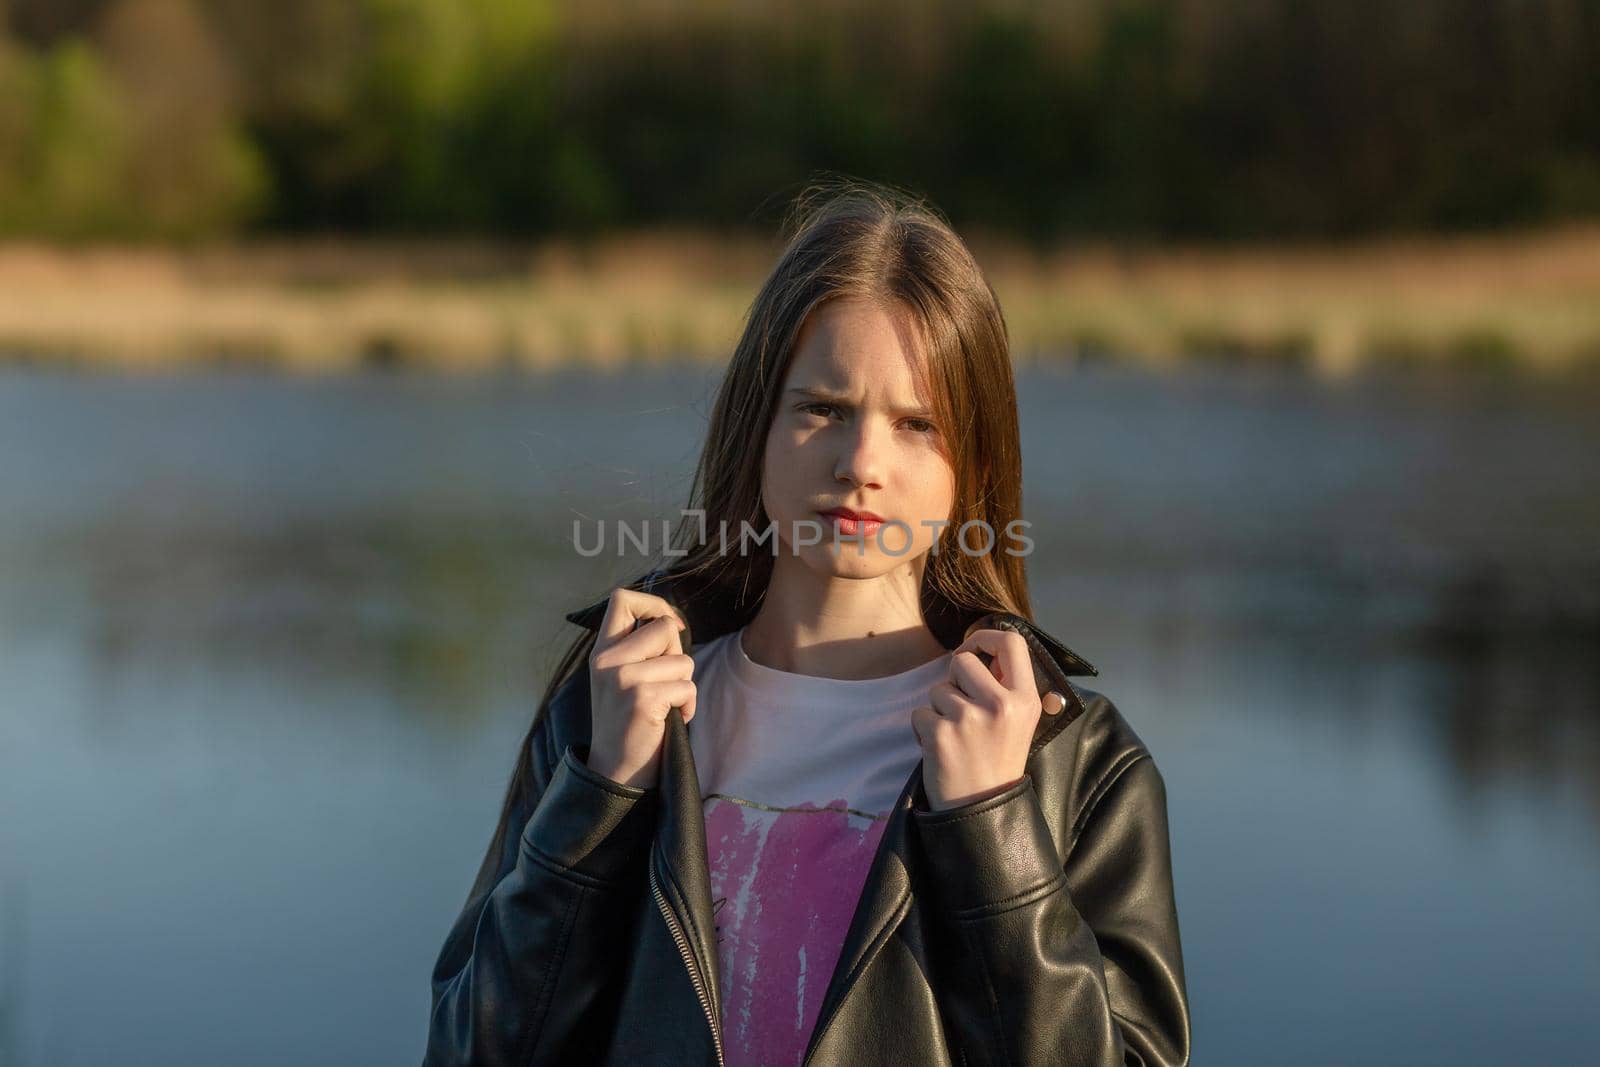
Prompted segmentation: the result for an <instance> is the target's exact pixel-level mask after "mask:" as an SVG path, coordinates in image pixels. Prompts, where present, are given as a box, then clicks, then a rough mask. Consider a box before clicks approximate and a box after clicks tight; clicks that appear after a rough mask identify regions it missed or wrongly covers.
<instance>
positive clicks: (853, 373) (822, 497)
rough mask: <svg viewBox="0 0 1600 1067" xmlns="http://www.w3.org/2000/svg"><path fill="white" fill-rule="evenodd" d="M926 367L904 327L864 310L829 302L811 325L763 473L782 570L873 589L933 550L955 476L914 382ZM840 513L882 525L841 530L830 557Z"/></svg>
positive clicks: (903, 322) (800, 343)
mask: <svg viewBox="0 0 1600 1067" xmlns="http://www.w3.org/2000/svg"><path fill="white" fill-rule="evenodd" d="M921 360H922V354H921V353H920V351H919V350H918V345H917V341H916V335H915V334H914V333H913V331H912V329H911V327H910V323H909V320H907V319H905V318H904V316H902V315H893V314H890V313H889V312H888V311H886V310H884V309H883V308H881V307H879V306H878V305H876V304H875V303H872V302H870V301H867V300H863V299H860V298H857V297H836V298H834V299H832V300H828V301H826V302H825V303H823V304H822V305H821V306H820V307H818V308H816V309H814V310H813V311H812V312H811V314H810V315H809V316H807V318H806V320H805V322H804V323H803V324H802V326H801V328H800V333H799V336H798V337H797V338H796V341H795V354H794V359H793V361H792V362H791V363H790V366H789V372H788V376H787V377H786V378H785V380H784V382H783V392H782V395H781V396H780V397H779V399H778V405H777V410H776V412H775V414H774V415H773V419H772V426H771V428H770V429H769V430H768V432H767V447H766V459H765V462H764V464H763V469H762V483H761V494H762V502H763V503H764V505H765V507H766V512H767V517H768V518H769V519H771V520H772V521H773V522H774V523H775V524H776V525H777V536H778V541H779V548H778V552H779V555H780V559H781V558H783V557H793V558H795V559H797V560H800V561H802V562H804V563H805V564H806V566H808V567H809V568H811V569H812V570H814V571H816V572H818V573H819V574H823V575H827V576H837V577H850V578H874V577H878V576H879V575H882V574H885V573H888V572H890V571H893V570H895V569H896V568H899V567H907V566H913V565H916V564H918V563H919V561H920V560H921V559H922V557H923V556H924V555H925V554H926V553H927V552H928V550H929V549H930V548H932V547H933V544H934V543H935V541H937V540H938V537H939V534H940V527H939V526H937V525H930V524H936V523H942V522H944V521H946V520H948V519H949V518H950V514H951V510H952V507H953V505H954V503H955V472H954V470H953V469H952V468H951V466H950V463H949V461H948V459H947V458H946V457H947V454H948V453H947V449H946V442H945V440H944V436H943V435H944V433H945V432H946V431H945V428H944V427H940V426H936V425H934V423H933V421H932V419H933V414H932V410H931V406H930V404H929V402H928V401H929V397H928V395H927V393H926V392H925V390H924V387H923V386H922V384H921V383H920V382H919V380H918V378H919V375H918V373H917V370H918V368H920V366H921ZM836 508H844V509H848V510H850V511H854V512H857V513H870V514H871V515H873V516H876V517H878V518H879V519H882V520H883V525H882V526H881V527H875V526H873V525H872V524H870V523H866V524H862V525H860V526H857V527H855V528H854V529H851V528H850V527H849V525H848V524H846V525H844V526H843V527H841V528H839V530H838V534H837V541H838V546H837V549H835V548H834V547H833V546H834V542H835V540H836V534H835V519H834V518H832V517H830V516H828V515H827V514H825V513H826V512H828V511H831V510H833V509H836ZM894 522H898V523H903V524H904V525H903V526H902V525H891V523H894ZM797 524H798V525H797ZM880 539H881V545H880ZM857 540H860V541H861V542H863V543H864V547H858V545H857V543H856V542H857ZM806 541H815V542H817V543H815V544H810V545H807V544H805V542H806ZM797 545H798V546H799V547H798V550H797V548H796V546H797ZM761 551H771V549H770V548H763V549H761Z"/></svg>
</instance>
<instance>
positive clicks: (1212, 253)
mask: <svg viewBox="0 0 1600 1067" xmlns="http://www.w3.org/2000/svg"><path fill="white" fill-rule="evenodd" d="M974 247H975V250H976V251H977V253H978V256H979V258H980V260H982V261H983V263H984V266H985V269H986V271H987V272H988V274H989V277H990V280H991V282H992V283H993V284H994V286H995V289H996V291H997V292H998V293H999V295H1000V299H1001V302H1002V304H1003V305H1004V308H1005V312H1006V316H1007V319H1008V321H1009V323H1010V326H1011V330H1012V336H1013V341H1014V346H1015V349H1016V352H1017V357H1018V359H1019V361H1028V360H1032V359H1074V358H1093V357H1102V358H1118V359H1127V360H1135V361H1139V362H1144V363H1151V364H1157V365H1170V364H1173V363H1176V362H1179V361H1183V360H1189V359H1202V358H1231V359H1251V360H1265V361H1273V362H1292V363H1296V364H1302V365H1304V366H1306V367H1307V368H1308V369H1310V370H1312V371H1313V372H1315V373H1318V374H1322V375H1326V376H1330V377H1338V376H1340V375H1344V374H1347V373H1350V372H1352V371H1355V370H1359V369H1361V368H1363V367H1366V366H1371V365H1393V364H1438V365H1452V366H1471V367H1478V368H1490V369H1508V370H1526V371H1531V372H1537V373H1541V374H1560V373H1564V372H1569V371H1574V370H1583V371H1589V370H1593V369H1596V368H1600V226H1597V227H1584V228H1568V229H1562V230H1557V231H1548V232H1542V233H1527V234H1519V235H1513V236H1505V237H1473V238H1457V239H1449V240H1446V239H1428V240H1410V241H1385V242H1381V243H1368V244H1362V245H1352V246H1323V247H1294V248H1290V247H1274V246H1264V247H1254V248H1232V249H1207V248H1158V249H1142V250H1130V249H1118V248H1111V247H1104V246H1094V247H1091V246H1082V247H1071V248H1065V249H1062V250H1060V251H1058V252H1055V253H1052V254H1048V255H1037V254H1032V253H1029V252H1026V251H1024V250H1021V249H1019V248H1017V247H1016V246H1012V245H1006V244H1003V243H999V242H986V241H982V240H976V241H975V242H974ZM775 252H776V246H775V245H773V244H771V243H769V242H763V241H758V240H750V239H737V238H732V239H724V238H717V237H712V236H708V235H703V234H695V233H674V232H654V233H645V234H635V235H629V236H624V237H614V238H608V239H604V240H597V241H594V242H590V243H587V244H584V245H576V244H572V243H567V242H551V243H546V244H542V245H538V246H531V247H530V246H521V247H518V246H507V245H493V244H481V243H468V242H452V243H421V244H406V243H394V242H386V243H359V244H358V243H343V242H336V241H313V242H303V243H295V244H283V243H261V244H251V245H243V246H211V247H204V248H192V249H187V250H177V249H170V248H127V247H78V248H58V247H49V246H40V245H25V244H11V245H0V358H8V359H11V360H17V361H27V362H34V363H40V364H45V365H55V364H67V365H74V366H81V367H87V368H109V369H118V370H131V371H142V370H173V369H182V368H185V367H190V366H203V365H222V364H249V365H260V366H268V367H276V368H281V369H284V370H286V371H293V372H305V373H327V372H341V371H347V370H352V369H356V368H359V367H363V366H374V365H377V366H394V365H401V366H416V367H420V368H427V369H433V370H439V371H446V372H468V373H471V372H480V371H486V370H495V369H516V368H529V369H538V368H546V367H553V366H558V365H563V364H579V365H587V366H597V367H603V368H616V367H621V366H626V365H629V364H633V363H639V362H646V363H648V362H660V361H668V360H680V359H690V360H721V359H725V358H726V355H727V353H728V351H729V349H730V348H731V346H732V344H733V341H734V339H735V337H736V336H737V333H738V329H739V325H740V320H741V318H742V316H743V314H744V312H745V310H746V308H747V307H748V305H749V302H750V300H751V298H752V297H753V296H754V294H755V290H756V287H757V286H758V285H759V284H760V281H761V278H762V275H763V272H764V271H765V269H766V267H767V266H768V265H769V264H770V262H771V257H772V256H773V255H774V254H775Z"/></svg>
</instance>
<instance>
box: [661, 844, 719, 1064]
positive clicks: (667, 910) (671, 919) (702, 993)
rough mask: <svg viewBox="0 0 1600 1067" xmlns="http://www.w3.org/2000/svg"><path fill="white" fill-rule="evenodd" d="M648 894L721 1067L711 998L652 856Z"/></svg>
mask: <svg viewBox="0 0 1600 1067" xmlns="http://www.w3.org/2000/svg"><path fill="white" fill-rule="evenodd" d="M650 892H651V893H652V894H653V895H654V896H655V898H656V906H657V907H658V908H660V909H661V917H662V918H663V919H665V920H666V922H667V929H668V930H669V931H670V932H671V933H672V940H673V941H674V942H675V943H676V944H677V946H678V955H680V956H682V957H683V965H684V966H685V967H687V968H688V970H689V981H690V982H692V983H693V984H694V995H695V996H697V997H699V998H700V1009H701V1010H702V1011H704V1012H705V1015H706V1023H707V1025H709V1026H710V1027H711V1040H712V1042H713V1043H714V1044H715V1045H716V1048H717V1067H722V1064H723V1059H722V1027H720V1026H718V1025H717V1019H716V1015H715V1013H714V1012H712V1010H711V998H710V996H709V995H708V993H707V990H706V983H705V979H704V978H703V977H702V976H701V974H700V967H699V965H698V964H696V963H695V962H694V957H693V955H692V954H691V953H690V951H689V938H688V937H687V936H685V934H684V932H683V928H682V927H681V926H679V925H678V917H677V916H676V915H674V914H673V913H672V908H671V907H670V906H669V905H668V904H667V897H666V894H664V893H663V892H662V891H661V883H660V881H659V880H658V878H657V876H656V865H655V862H654V857H653V856H652V857H651V863H650Z"/></svg>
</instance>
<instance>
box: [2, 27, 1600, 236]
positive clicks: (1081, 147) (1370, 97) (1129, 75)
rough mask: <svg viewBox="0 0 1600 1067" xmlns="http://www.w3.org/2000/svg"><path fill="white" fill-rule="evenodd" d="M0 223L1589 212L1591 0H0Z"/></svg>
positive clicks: (1596, 30)
mask: <svg viewBox="0 0 1600 1067" xmlns="http://www.w3.org/2000/svg"><path fill="white" fill-rule="evenodd" d="M0 15H3V23H0V25H4V27H5V30H4V36H3V37H0V232H6V233H12V234H19V233H20V234H37V235H44V236H67V237H70V236H186V235H206V234H214V233H233V232H241V231H242V232H260V231H273V232H283V231H290V232H293V231H305V230H325V229H337V230H343V231H351V232H373V233H387V232H395V231H408V232H439V233H491V234H500V235H507V236H529V235H538V234H543V233H551V232H571V231H586V230H593V229H598V228H614V227H627V226H636V225H652V224H660V223H674V224H676V223H687V224H701V225H709V226H716V227H723V226H733V227H739V226H748V225H763V226H764V225H767V224H768V223H769V222H770V218H771V216H772V215H773V214H774V213H776V212H778V211H779V210H781V208H782V205H783V202H784V200H785V198H786V196H787V195H788V194H790V193H792V192H794V191H795V190H796V189H797V188H798V187H799V185H800V184H801V183H803V182H804V181H805V179H807V178H808V177H810V176H812V175H813V174H815V173H817V172H818V171H840V172H845V173H849V174H854V175H859V176H864V177H871V178H877V179H882V180H886V181H890V182H895V183H899V184H904V185H907V186H910V187H912V188H916V189H919V190H922V191H925V192H927V193H928V194H930V195H932V196H933V197H934V198H935V199H936V201H937V202H938V203H939V204H941V205H942V206H943V207H944V208H945V209H946V210H947V211H948V212H949V213H950V214H951V215H952V216H953V217H954V218H955V219H956V221H957V222H958V223H961V224H969V225H982V226H992V227H995V228H998V229H1002V230H1007V231H1010V232H1013V233H1015V234H1017V235H1018V236H1021V237H1025V238H1033V239H1040V240H1050V239H1052V238H1056V237H1059V236H1061V235H1064V234H1074V235H1082V234H1107V235H1138V236H1148V237H1205V238H1230V237H1282V236H1290V237H1301V236H1343V235H1350V234H1358V233H1373V232H1386V231H1417V230H1456V229H1468V228H1479V227H1491V226H1499V225H1508V224H1527V223H1541V222H1549V221H1555V220H1561V219H1570V218H1574V217H1579V216H1590V217H1593V216H1596V215H1600V0H1403V2H1399V3H1396V2H1395V0H1227V2H1219V0H1082V2H1079V3H1066V4H1034V3H1021V2H1009V3H1008V2H1003V0H989V2H984V3H976V2H973V0H961V2H932V0H903V2H891V3H877V4H864V3H859V2H851V3H839V2H818V0H813V2H811V3H808V4H805V5H798V4H789V3H782V2H779V0H767V2H757V0H743V2H732V0H723V2H705V0H701V2H693V3H686V4H668V3H661V2H655V3H645V2H639V0H633V2H625V0H556V2H550V0H0Z"/></svg>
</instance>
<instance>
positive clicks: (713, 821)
mask: <svg viewBox="0 0 1600 1067" xmlns="http://www.w3.org/2000/svg"><path fill="white" fill-rule="evenodd" d="M743 632H744V631H743V630H737V631H734V632H733V633H730V634H726V635H723V636H722V637H719V638H716V639H715V640H713V641H710V642H709V643H707V644H705V645H703V646H701V647H700V648H697V649H695V650H694V651H693V652H692V653H691V655H692V656H693V658H694V660H695V668H694V679H695V689H696V709H695V718H694V721H693V722H692V723H690V724H689V740H690V748H691V750H692V751H693V753H694V760H695V769H696V771H697V772H698V775H699V778H700V789H701V792H702V794H703V795H704V799H705V821H706V849H707V853H708V859H709V861H710V868H711V891H712V904H713V909H714V913H715V916H716V926H717V957H718V963H719V965H720V966H719V970H720V972H721V995H722V1011H723V1022H722V1032H723V1045H724V1050H725V1052H726V1057H727V1062H728V1063H729V1064H730V1065H739V1064H784V1063H790V1064H798V1063H799V1062H800V1061H801V1059H802V1058H803V1057H804V1055H805V1048H806V1045H807V1043H808V1042H809V1040H810V1037H811V1030H812V1028H813V1027H814V1026H815V1025H816V1021H817V1013H818V1011H819V1010H820V1008H821V1006H822V997H823V994H824V993H825V992H826V990H827V988H828V980H829V979H830V978H831V977H832V974H833V968H834V964H835V963H836V962H837V961H838V957H839V950H840V948H842V947H843V942H844V935H845V931H846V930H847V929H848V928H849V925H850V919H851V917H852V916H853V915H854V914H855V908H856V902H857V899H858V898H859V897H860V894H861V887H862V885H863V884H864V883H865V881H866V876H867V870H868V868H869V867H870V866H871V864H872V858H873V855H874V853H875V850H876V848H877V845H878V840H879V838H881V837H882V835H883V828H884V826H885V824H886V821H887V818H888V813H889V811H890V809H891V808H892V807H893V806H894V802H895V800H896V798H897V797H899V795H900V790H901V789H903V788H904V787H905V783H906V780H907V779H908V778H909V777H910V775H911V771H912V769H913V768H915V767H916V765H917V761H918V760H920V759H921V758H922V752H921V749H920V748H919V747H918V745H917V739H916V736H915V735H914V734H913V733H912V731H911V711H912V709H913V708H915V707H917V706H918V705H921V704H926V703H927V702H928V690H930V689H931V688H933V686H934V685H936V684H937V683H939V682H942V681H944V680H945V679H946V678H947V677H948V676H949V673H950V653H948V652H947V653H945V654H944V655H943V656H940V657H939V658H937V659H933V660H930V661H928V662H927V663H924V664H922V665H921V666H919V667H914V668H912V669H911V670H909V671H905V672H903V673H901V674H896V675H891V676H889V677H886V678H869V679H862V680H843V679H837V678H819V677H814V676H812V675H805V674H791V673H789V672H787V671H780V670H774V669H773V668H771V667H765V666H762V665H760V664H758V663H756V662H754V661H753V660H751V659H750V657H749V656H748V655H746V654H745V651H744V646H743V644H742V642H741V637H742V635H743Z"/></svg>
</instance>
